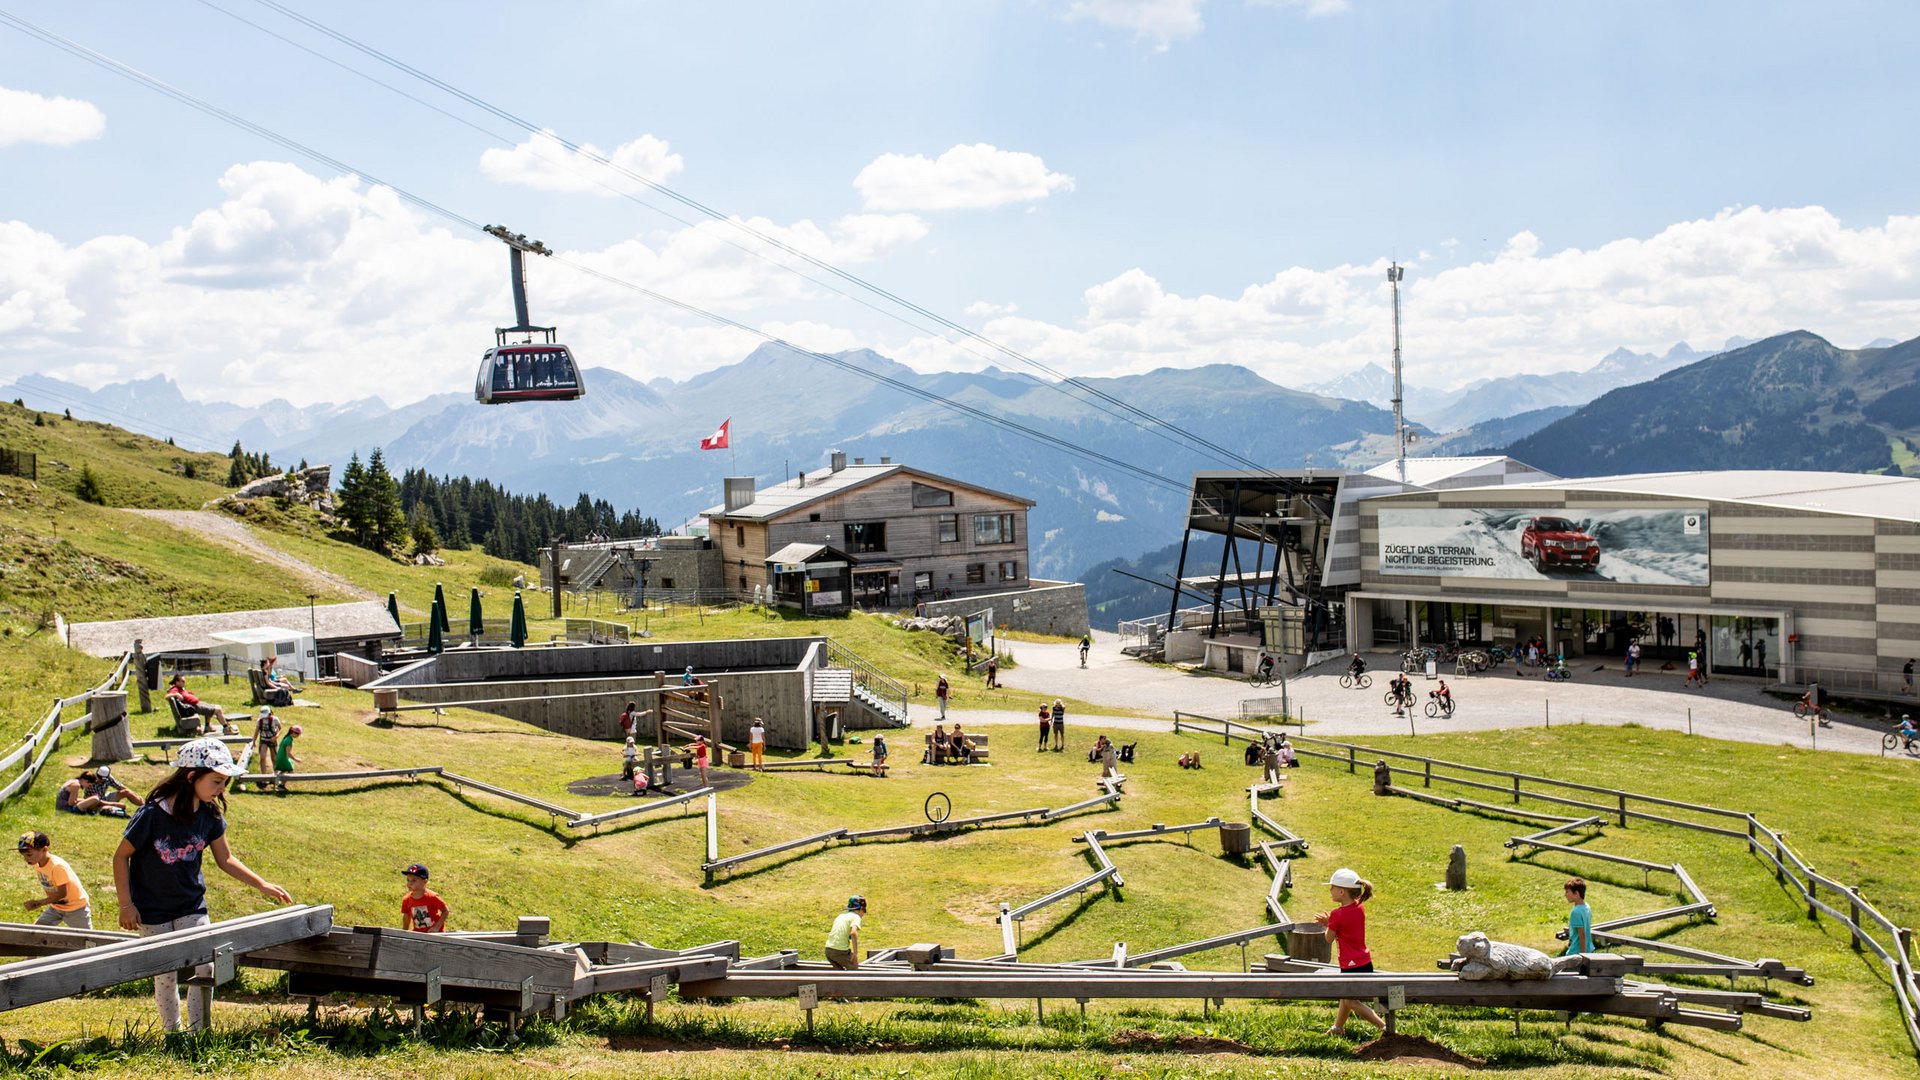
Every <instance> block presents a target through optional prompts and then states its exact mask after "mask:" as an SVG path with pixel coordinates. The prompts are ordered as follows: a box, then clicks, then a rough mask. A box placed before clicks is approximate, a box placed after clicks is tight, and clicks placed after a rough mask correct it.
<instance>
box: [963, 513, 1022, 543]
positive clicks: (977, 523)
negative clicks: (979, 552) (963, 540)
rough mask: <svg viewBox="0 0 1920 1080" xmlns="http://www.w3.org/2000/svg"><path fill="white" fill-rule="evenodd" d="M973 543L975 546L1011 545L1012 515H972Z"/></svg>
mask: <svg viewBox="0 0 1920 1080" xmlns="http://www.w3.org/2000/svg"><path fill="white" fill-rule="evenodd" d="M973 542H974V543H976V544H1011V543H1013V515H1012V514H975V515H973Z"/></svg>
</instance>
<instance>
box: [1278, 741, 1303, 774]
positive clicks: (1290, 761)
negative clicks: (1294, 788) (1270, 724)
mask: <svg viewBox="0 0 1920 1080" xmlns="http://www.w3.org/2000/svg"><path fill="white" fill-rule="evenodd" d="M1276 752H1277V753H1278V754H1279V755H1280V764H1281V766H1283V767H1284V768H1288V769H1297V768H1299V767H1300V759H1299V758H1298V757H1296V756H1295V755H1294V752H1293V744H1292V743H1290V742H1288V741H1287V737H1286V736H1285V735H1282V736H1280V746H1279V748H1278V750H1277V751H1276Z"/></svg>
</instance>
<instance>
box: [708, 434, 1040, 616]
mask: <svg viewBox="0 0 1920 1080" xmlns="http://www.w3.org/2000/svg"><path fill="white" fill-rule="evenodd" d="M1032 506H1033V500H1031V499H1023V498H1020V497H1019V496H1017V495H1008V494H1006V493H1005V492H1000V491H994V490H992V489H990V488H984V487H981V486H979V485H977V484H969V483H965V482H963V481H960V480H952V479H948V478H947V477H944V476H937V475H935V474H933V473H929V472H923V471H921V470H919V469H915V468H911V467H909V466H906V465H898V464H895V463H893V462H892V461H891V460H889V459H887V458H881V459H880V463H879V464H878V465H868V464H866V463H865V461H864V460H863V459H861V458H855V459H854V460H853V463H852V464H848V463H847V456H846V455H845V454H842V453H839V452H838V451H836V452H835V453H834V454H833V455H832V457H831V459H830V464H829V466H828V467H827V468H826V469H824V470H821V471H817V472H812V473H806V472H803V473H800V474H799V475H797V476H795V477H794V478H793V479H792V480H788V481H785V482H783V483H779V484H775V485H773V486H771V487H767V488H761V489H758V490H756V489H755V488H754V479H753V478H752V477H750V476H730V477H728V478H727V479H726V502H725V503H724V504H723V505H720V506H715V507H711V508H709V509H708V510H707V511H706V512H705V514H704V516H705V517H706V519H707V524H708V536H709V537H710V538H711V539H712V541H713V546H714V548H715V549H716V550H717V551H718V552H719V553H720V557H721V560H722V564H723V567H724V581H725V583H726V586H727V587H728V588H729V589H738V590H739V591H741V592H749V591H754V590H756V589H757V590H758V591H761V592H763V593H766V592H771V591H772V590H773V587H774V586H775V585H776V583H777V582H776V578H777V577H778V576H779V575H781V574H782V573H785V574H792V573H795V572H796V571H795V570H794V567H795V566H796V565H797V564H798V562H799V560H797V559H796V560H792V561H788V560H786V559H781V560H776V559H775V556H776V555H779V554H780V553H781V551H782V549H785V548H788V547H789V545H796V544H798V545H808V546H809V547H812V546H816V545H817V546H820V547H824V548H829V549H832V551H833V553H834V554H835V555H844V556H845V557H846V558H847V559H850V560H851V562H852V566H851V567H849V568H846V570H847V571H850V574H849V576H850V580H851V595H849V596H848V597H847V598H846V601H847V603H849V604H851V605H853V606H860V607H905V606H907V605H909V604H913V603H917V602H919V601H921V600H932V599H938V598H941V597H943V596H962V595H965V594H967V593H1001V592H1008V591H1010V590H1014V589H1025V588H1028V587H1029V584H1030V582H1029V580H1028V565H1027V511H1028V510H1029V509H1031V508H1032ZM796 550H799V549H796ZM814 554H815V555H817V554H818V553H817V552H815V553H814ZM783 568H784V569H783ZM835 569H839V568H835ZM843 572H844V571H843ZM780 584H783V585H785V586H786V587H785V588H784V589H783V590H782V594H783V595H785V594H788V593H790V592H791V589H792V586H791V585H787V584H786V583H780Z"/></svg>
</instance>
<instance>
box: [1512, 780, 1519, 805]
mask: <svg viewBox="0 0 1920 1080" xmlns="http://www.w3.org/2000/svg"><path fill="white" fill-rule="evenodd" d="M1513 802H1514V805H1516V806H1518V805H1519V804H1520V777H1519V776H1517V775H1516V776H1515V777H1514V778H1513Z"/></svg>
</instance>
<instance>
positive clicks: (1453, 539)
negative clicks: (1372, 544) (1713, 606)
mask: <svg viewBox="0 0 1920 1080" xmlns="http://www.w3.org/2000/svg"><path fill="white" fill-rule="evenodd" d="M1380 572H1381V573H1382V574H1402V575H1412V576H1418V577H1463V578H1500V579H1506V580H1515V579H1519V580H1531V581H1539V580H1581V579H1592V580H1596V581H1613V582H1619V583H1622V584H1628V585H1706V584H1708V580H1707V511H1706V508H1705V507H1671V506H1663V507H1660V508H1659V509H1653V508H1650V507H1639V508H1618V509H1607V510H1542V509H1523V508H1517V507H1499V508H1480V507H1443V508H1438V509H1435V508H1431V507H1405V508H1393V507H1387V508H1382V509H1381V511H1380Z"/></svg>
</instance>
